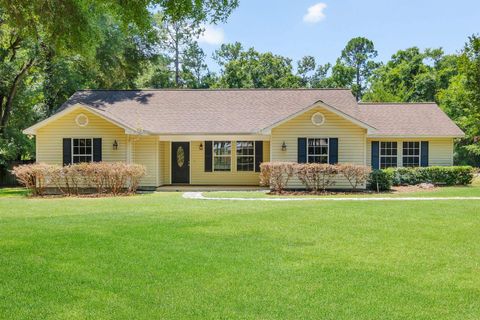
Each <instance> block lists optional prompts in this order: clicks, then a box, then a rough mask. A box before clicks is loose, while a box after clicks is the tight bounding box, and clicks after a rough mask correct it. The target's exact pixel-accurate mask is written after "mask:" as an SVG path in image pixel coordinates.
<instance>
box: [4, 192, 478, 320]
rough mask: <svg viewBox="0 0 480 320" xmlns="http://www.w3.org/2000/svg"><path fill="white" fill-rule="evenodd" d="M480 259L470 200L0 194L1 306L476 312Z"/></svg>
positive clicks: (208, 315)
mask: <svg viewBox="0 0 480 320" xmlns="http://www.w3.org/2000/svg"><path fill="white" fill-rule="evenodd" d="M474 188H475V187H474ZM444 190H447V189H444ZM455 190H459V189H455ZM472 190H475V189H472ZM477 191H478V189H477ZM6 192H7V193H11V191H6ZM1 193H3V191H0V194H1ZM479 261H480V201H424V202H413V201H412V202H354V201H352V202H341V203H339V202H322V203H319V202H315V201H304V202H255V201H252V202H232V201H230V202H229V201H200V200H186V199H183V198H182V197H181V194H180V193H159V194H148V195H141V196H134V197H121V198H98V199H94V198H84V199H75V198H63V199H61V198H57V199H27V198H25V197H23V196H21V195H18V196H9V197H1V198H0V270H1V272H0V318H1V319H188V318H196V319H232V318H236V319H285V318H287V319H312V318H321V319H478V318H479V315H480V302H479V301H480V264H479Z"/></svg>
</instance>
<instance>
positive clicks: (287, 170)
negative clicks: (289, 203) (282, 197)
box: [260, 162, 295, 193]
mask: <svg viewBox="0 0 480 320" xmlns="http://www.w3.org/2000/svg"><path fill="white" fill-rule="evenodd" d="M294 165H295V163H293V162H264V163H262V164H261V165H260V184H261V185H262V186H267V185H268V186H270V189H272V190H275V191H276V192H278V193H282V192H283V191H284V190H285V188H286V186H287V185H288V181H290V179H291V178H292V177H293V175H294V174H295V168H294Z"/></svg>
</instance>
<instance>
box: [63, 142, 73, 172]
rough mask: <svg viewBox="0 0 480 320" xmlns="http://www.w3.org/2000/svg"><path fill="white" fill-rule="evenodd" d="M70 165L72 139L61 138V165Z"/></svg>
mask: <svg viewBox="0 0 480 320" xmlns="http://www.w3.org/2000/svg"><path fill="white" fill-rule="evenodd" d="M71 163H72V139H71V138H63V165H64V166H68V165H69V164H71Z"/></svg>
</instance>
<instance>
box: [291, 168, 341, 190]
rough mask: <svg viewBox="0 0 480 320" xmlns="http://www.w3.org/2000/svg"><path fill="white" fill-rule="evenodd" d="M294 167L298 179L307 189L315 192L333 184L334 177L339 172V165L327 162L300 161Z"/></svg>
mask: <svg viewBox="0 0 480 320" xmlns="http://www.w3.org/2000/svg"><path fill="white" fill-rule="evenodd" d="M294 167H295V173H296V175H297V177H298V179H299V180H300V181H301V182H302V183H303V184H304V185H305V187H306V189H307V190H313V191H315V192H318V191H319V190H323V191H325V190H326V189H327V187H330V186H333V185H334V184H335V181H334V180H333V178H334V177H335V176H336V175H337V174H338V166H336V165H332V164H327V163H299V164H296V165H295V166H294Z"/></svg>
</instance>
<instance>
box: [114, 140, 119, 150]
mask: <svg viewBox="0 0 480 320" xmlns="http://www.w3.org/2000/svg"><path fill="white" fill-rule="evenodd" d="M117 149H118V142H117V140H115V141H113V150H117Z"/></svg>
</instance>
